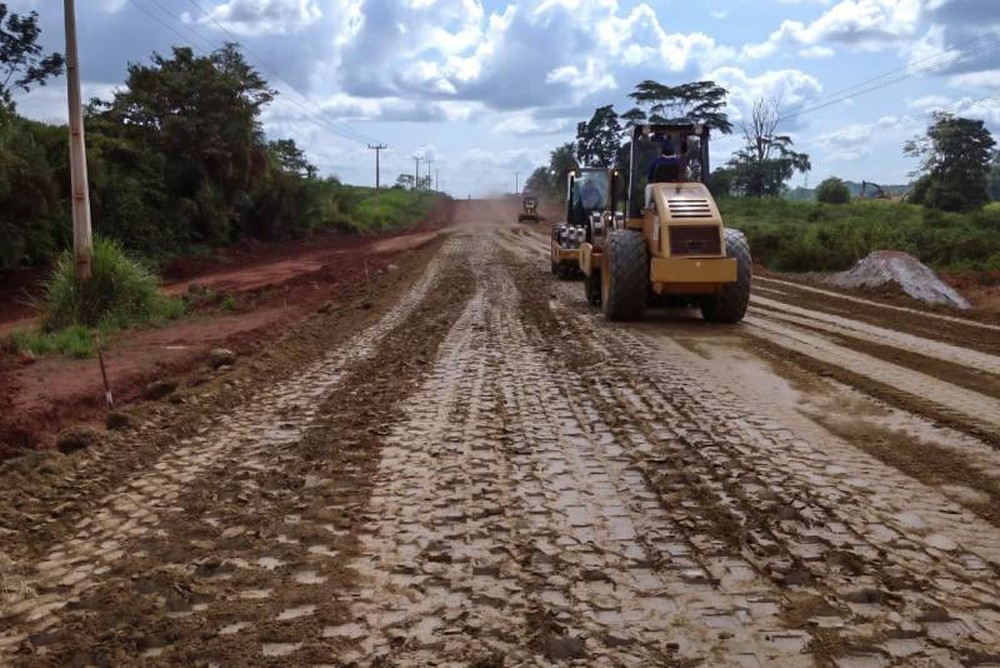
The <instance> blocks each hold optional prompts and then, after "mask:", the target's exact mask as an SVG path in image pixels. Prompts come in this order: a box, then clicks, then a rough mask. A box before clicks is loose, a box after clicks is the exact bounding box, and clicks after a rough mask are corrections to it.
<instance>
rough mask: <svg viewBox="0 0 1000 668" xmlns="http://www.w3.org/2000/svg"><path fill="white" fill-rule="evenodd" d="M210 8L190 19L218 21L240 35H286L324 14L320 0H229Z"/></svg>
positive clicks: (209, 23)
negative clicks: (205, 12) (318, 0)
mask: <svg viewBox="0 0 1000 668" xmlns="http://www.w3.org/2000/svg"><path fill="white" fill-rule="evenodd" d="M206 9H207V14H205V15H200V16H197V17H195V18H192V15H191V14H190V13H186V14H185V15H184V19H185V20H186V21H189V22H190V21H196V22H197V23H200V24H203V25H205V26H207V27H211V28H215V27H216V24H218V25H221V26H223V27H224V28H225V29H226V30H229V31H231V32H234V33H236V34H238V35H284V34H287V33H294V32H296V31H297V30H300V29H302V28H305V27H307V26H310V25H312V24H314V23H316V22H317V21H319V20H320V19H322V18H323V11H322V10H321V9H320V6H319V3H318V2H317V1H316V0H228V2H223V3H222V4H219V5H216V6H215V7H213V8H211V9H208V8H207V7H206Z"/></svg>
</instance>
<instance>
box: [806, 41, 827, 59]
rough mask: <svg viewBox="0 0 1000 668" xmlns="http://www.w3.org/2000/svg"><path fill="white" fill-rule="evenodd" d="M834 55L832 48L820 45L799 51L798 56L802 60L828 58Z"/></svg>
mask: <svg viewBox="0 0 1000 668" xmlns="http://www.w3.org/2000/svg"><path fill="white" fill-rule="evenodd" d="M834 53H835V52H834V50H833V49H832V48H830V47H828V46H822V45H820V44H816V45H813V46H810V47H808V48H805V49H800V50H799V55H800V56H802V57H803V58H830V57H832V56H833V55H834Z"/></svg>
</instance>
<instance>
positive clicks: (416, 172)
mask: <svg viewBox="0 0 1000 668" xmlns="http://www.w3.org/2000/svg"><path fill="white" fill-rule="evenodd" d="M413 159H414V160H416V161H417V166H416V168H414V170H413V189H414V190H416V189H417V187H418V186H420V158H419V157H418V156H413Z"/></svg>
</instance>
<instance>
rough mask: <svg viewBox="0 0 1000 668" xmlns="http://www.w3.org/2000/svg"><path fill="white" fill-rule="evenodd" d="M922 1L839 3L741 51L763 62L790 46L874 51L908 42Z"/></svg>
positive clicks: (852, 0)
mask: <svg viewBox="0 0 1000 668" xmlns="http://www.w3.org/2000/svg"><path fill="white" fill-rule="evenodd" d="M920 16H921V0H841V1H840V2H838V3H837V4H836V5H834V6H833V7H831V8H830V9H829V10H827V11H826V12H824V13H823V14H822V15H821V16H820V17H819V18H818V19H816V20H815V21H813V22H811V23H809V24H805V23H802V22H801V21H791V20H786V21H784V22H782V24H781V26H780V27H779V28H778V29H777V30H776V31H774V32H772V33H771V35H770V36H769V37H768V39H767V41H765V42H763V43H760V44H748V45H746V46H744V47H743V55H744V56H745V57H747V58H765V57H768V56H771V55H773V54H775V53H777V52H778V51H780V50H781V49H782V48H784V47H786V46H789V45H803V46H812V45H822V44H826V43H831V42H832V43H838V44H844V45H847V46H851V47H854V48H857V49H860V50H863V51H877V50H880V49H883V48H885V47H887V46H890V45H893V44H898V43H900V42H901V41H902V40H905V39H910V38H912V37H913V35H914V34H915V33H916V31H917V29H918V26H919V24H920Z"/></svg>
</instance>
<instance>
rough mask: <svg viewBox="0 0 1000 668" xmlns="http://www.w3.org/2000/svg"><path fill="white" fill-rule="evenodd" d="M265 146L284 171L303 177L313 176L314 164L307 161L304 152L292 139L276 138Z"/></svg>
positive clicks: (314, 173) (314, 172) (315, 170)
mask: <svg viewBox="0 0 1000 668" xmlns="http://www.w3.org/2000/svg"><path fill="white" fill-rule="evenodd" d="M267 148H268V150H269V151H270V152H271V155H273V156H274V157H275V158H276V159H277V160H278V163H279V164H280V165H281V168H282V169H284V170H285V171H286V172H290V173H292V174H295V175H296V176H302V177H305V178H310V179H311V178H315V176H316V173H317V169H316V166H315V165H313V164H312V163H310V162H309V160H308V159H307V158H306V154H305V152H304V151H303V150H302V149H300V148H299V147H298V145H297V144H296V143H295V140H294V139H278V140H276V141H272V142H271V143H269V144H268V145H267Z"/></svg>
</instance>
